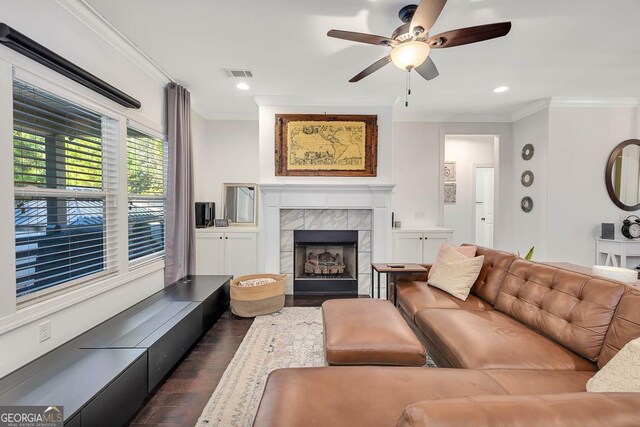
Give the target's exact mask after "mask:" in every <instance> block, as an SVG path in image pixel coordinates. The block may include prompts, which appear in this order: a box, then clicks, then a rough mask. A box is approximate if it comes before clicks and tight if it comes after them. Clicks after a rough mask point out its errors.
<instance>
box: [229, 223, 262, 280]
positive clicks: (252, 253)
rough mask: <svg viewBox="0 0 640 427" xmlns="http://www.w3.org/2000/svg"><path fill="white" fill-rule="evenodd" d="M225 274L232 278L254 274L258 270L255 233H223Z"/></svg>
mask: <svg viewBox="0 0 640 427" xmlns="http://www.w3.org/2000/svg"><path fill="white" fill-rule="evenodd" d="M224 246H225V266H226V269H225V273H226V274H231V275H233V277H238V276H244V275H245V274H255V273H257V268H258V240H257V238H256V233H225V235H224Z"/></svg>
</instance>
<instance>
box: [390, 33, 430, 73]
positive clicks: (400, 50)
mask: <svg viewBox="0 0 640 427" xmlns="http://www.w3.org/2000/svg"><path fill="white" fill-rule="evenodd" d="M430 51H431V46H429V45H428V44H427V43H425V42H421V41H417V40H412V41H408V42H405V43H402V44H399V45H398V46H396V47H394V48H393V50H392V51H391V61H392V62H393V64H394V65H395V66H396V67H398V68H400V69H401V70H411V69H413V68H416V67H419V66H420V65H421V64H422V63H423V62H424V61H426V59H427V57H428V56H429V52H430Z"/></svg>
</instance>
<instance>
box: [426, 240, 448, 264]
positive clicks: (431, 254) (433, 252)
mask: <svg viewBox="0 0 640 427" xmlns="http://www.w3.org/2000/svg"><path fill="white" fill-rule="evenodd" d="M443 243H451V235H450V234H448V233H425V234H424V240H423V241H422V244H423V251H422V262H423V263H425V264H431V263H433V261H435V260H436V256H438V251H440V246H441V245H442V244H443Z"/></svg>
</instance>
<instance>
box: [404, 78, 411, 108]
mask: <svg viewBox="0 0 640 427" xmlns="http://www.w3.org/2000/svg"><path fill="white" fill-rule="evenodd" d="M405 82H406V87H405V94H404V106H405V108H407V107H409V95H411V70H407V78H406V79H405Z"/></svg>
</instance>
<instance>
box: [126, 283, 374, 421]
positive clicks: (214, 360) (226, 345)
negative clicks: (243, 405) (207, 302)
mask: <svg viewBox="0 0 640 427" xmlns="http://www.w3.org/2000/svg"><path fill="white" fill-rule="evenodd" d="M364 297H366V298H368V296H364ZM333 298H335V296H333V297H296V298H295V299H294V298H293V297H292V296H289V295H288V296H287V297H286V300H285V305H286V306H287V307H294V306H295V307H318V306H320V305H322V303H323V302H324V301H325V300H327V299H333ZM252 323H253V319H243V318H240V317H237V316H235V315H233V314H232V313H231V311H230V310H227V311H226V312H225V313H224V314H223V315H222V317H221V318H220V319H219V320H218V321H217V322H216V323H215V325H213V327H212V328H211V329H210V330H209V331H208V332H207V333H206V334H205V335H204V336H203V337H202V339H201V340H200V341H199V342H198V343H197V344H196V345H195V346H194V347H193V349H191V351H190V352H189V353H188V354H187V356H186V357H185V358H184V359H183V361H182V362H181V363H180V364H179V365H178V366H177V367H176V368H175V369H174V371H173V372H172V373H171V374H170V375H169V376H168V377H167V378H165V380H164V381H163V382H162V383H161V384H160V385H159V386H158V387H157V388H156V390H155V391H154V393H153V394H152V395H151V397H150V398H149V399H148V400H147V402H146V403H145V405H144V406H143V407H142V408H140V410H139V411H138V413H137V414H136V415H135V416H134V417H133V419H132V421H131V424H130V426H132V427H133V426H147V427H149V426H157V427H160V426H162V427H177V426H181V427H182V426H193V425H195V423H196V421H198V418H199V417H200V414H201V413H202V410H203V409H204V407H205V405H206V404H207V402H208V401H209V398H210V397H211V394H212V393H213V391H214V390H215V388H216V386H217V385H218V381H220V378H222V374H223V373H224V371H225V369H226V368H227V365H229V363H230V362H231V359H232V358H233V355H234V354H235V352H236V350H237V349H238V347H239V346H240V343H241V342H242V339H243V338H244V336H245V334H246V333H247V331H248V330H249V327H250V326H251V324H252Z"/></svg>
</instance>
